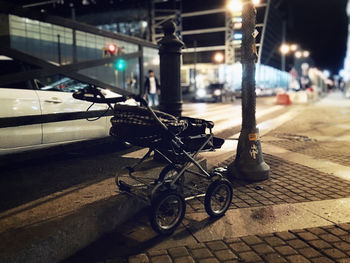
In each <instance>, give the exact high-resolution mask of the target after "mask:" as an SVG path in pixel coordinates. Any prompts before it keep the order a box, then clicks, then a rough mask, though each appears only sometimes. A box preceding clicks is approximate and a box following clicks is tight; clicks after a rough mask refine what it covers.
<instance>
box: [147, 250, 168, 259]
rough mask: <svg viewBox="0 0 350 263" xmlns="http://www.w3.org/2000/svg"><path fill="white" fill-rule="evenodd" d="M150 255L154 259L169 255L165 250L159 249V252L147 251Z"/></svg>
mask: <svg viewBox="0 0 350 263" xmlns="http://www.w3.org/2000/svg"><path fill="white" fill-rule="evenodd" d="M147 252H148V254H149V255H150V256H151V257H153V256H161V255H167V254H168V251H166V250H165V249H159V250H153V249H152V250H148V251H147Z"/></svg>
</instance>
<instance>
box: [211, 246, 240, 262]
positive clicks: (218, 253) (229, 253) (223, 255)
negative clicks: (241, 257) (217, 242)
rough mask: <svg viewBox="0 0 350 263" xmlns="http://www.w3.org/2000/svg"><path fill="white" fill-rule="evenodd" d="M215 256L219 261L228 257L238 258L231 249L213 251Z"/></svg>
mask: <svg viewBox="0 0 350 263" xmlns="http://www.w3.org/2000/svg"><path fill="white" fill-rule="evenodd" d="M214 254H215V256H216V257H217V258H218V259H219V260H220V262H222V261H225V260H229V259H238V257H237V256H236V255H235V254H233V253H232V251H231V250H229V249H225V250H218V251H215V252H214Z"/></svg>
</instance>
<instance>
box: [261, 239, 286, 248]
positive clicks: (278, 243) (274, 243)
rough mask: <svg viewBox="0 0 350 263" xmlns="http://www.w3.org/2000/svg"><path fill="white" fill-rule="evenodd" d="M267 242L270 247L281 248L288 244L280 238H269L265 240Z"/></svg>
mask: <svg viewBox="0 0 350 263" xmlns="http://www.w3.org/2000/svg"><path fill="white" fill-rule="evenodd" d="M265 241H266V242H267V243H268V244H269V245H270V246H281V245H284V244H286V242H284V241H283V240H282V239H280V238H279V237H267V238H265Z"/></svg>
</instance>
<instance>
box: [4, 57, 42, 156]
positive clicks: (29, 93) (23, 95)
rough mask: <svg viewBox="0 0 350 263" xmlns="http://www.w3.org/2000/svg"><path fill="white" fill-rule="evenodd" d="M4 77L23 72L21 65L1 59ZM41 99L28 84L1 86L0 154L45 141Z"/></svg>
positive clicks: (35, 145) (36, 145) (23, 148)
mask: <svg viewBox="0 0 350 263" xmlns="http://www.w3.org/2000/svg"><path fill="white" fill-rule="evenodd" d="M0 65H1V75H3V76H4V75H7V74H13V73H18V72H20V71H22V66H23V65H22V64H21V63H18V62H15V61H13V60H11V59H10V58H6V57H3V56H2V57H1V59H0ZM40 118H41V109H40V103H39V98H38V96H37V93H36V91H35V90H33V89H32V86H31V84H30V82H29V81H26V82H18V83H16V82H15V80H14V81H13V83H10V84H2V85H0V155H1V154H8V153H14V152H17V151H23V150H25V149H29V148H31V147H38V146H40V145H41V142H42V126H41V123H40Z"/></svg>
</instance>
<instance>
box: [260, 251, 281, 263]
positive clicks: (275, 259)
mask: <svg viewBox="0 0 350 263" xmlns="http://www.w3.org/2000/svg"><path fill="white" fill-rule="evenodd" d="M261 257H262V258H263V259H264V260H265V261H266V262H267V263H284V262H287V260H286V259H284V258H283V257H282V256H281V255H279V254H277V253H272V254H267V255H265V254H264V255H261Z"/></svg>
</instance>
